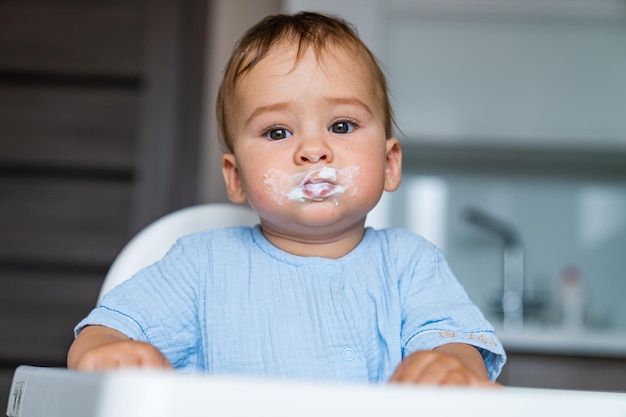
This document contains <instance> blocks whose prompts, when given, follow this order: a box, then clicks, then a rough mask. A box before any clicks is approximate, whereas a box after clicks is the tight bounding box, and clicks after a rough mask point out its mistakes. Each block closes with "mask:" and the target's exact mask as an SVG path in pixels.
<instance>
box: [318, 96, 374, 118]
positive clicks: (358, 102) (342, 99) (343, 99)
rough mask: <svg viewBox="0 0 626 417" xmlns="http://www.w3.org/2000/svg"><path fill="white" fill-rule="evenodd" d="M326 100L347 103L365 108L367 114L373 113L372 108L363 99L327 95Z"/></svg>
mask: <svg viewBox="0 0 626 417" xmlns="http://www.w3.org/2000/svg"><path fill="white" fill-rule="evenodd" d="M326 101H328V102H329V104H335V105H337V104H347V105H350V106H357V107H361V108H362V109H363V110H365V111H366V112H368V113H369V114H371V115H373V114H374V113H373V112H372V109H370V107H369V106H368V105H367V104H365V102H364V101H363V100H360V99H358V98H356V97H329V98H327V99H326Z"/></svg>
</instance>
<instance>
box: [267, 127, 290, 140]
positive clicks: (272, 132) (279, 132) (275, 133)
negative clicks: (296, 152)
mask: <svg viewBox="0 0 626 417" xmlns="http://www.w3.org/2000/svg"><path fill="white" fill-rule="evenodd" d="M264 135H265V137H267V138H268V139H269V140H281V139H287V138H288V137H290V136H291V132H290V131H288V130H287V129H285V128H283V127H276V128H272V129H269V130H268V131H267V132H265V134H264Z"/></svg>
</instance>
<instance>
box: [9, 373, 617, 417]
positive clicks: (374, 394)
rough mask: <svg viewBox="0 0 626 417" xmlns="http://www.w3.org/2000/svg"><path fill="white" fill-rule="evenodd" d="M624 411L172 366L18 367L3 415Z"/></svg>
mask: <svg viewBox="0 0 626 417" xmlns="http://www.w3.org/2000/svg"><path fill="white" fill-rule="evenodd" d="M598 414H601V415H602V416H609V417H610V416H622V417H623V416H626V394H619V393H601V392H587V391H561V390H543V389H525V388H502V389H484V388H483V389H477V388H447V387H446V388H437V387H424V386H409V385H357V384H337V383H310V382H298V381H292V380H289V381H287V380H267V379H253V378H235V377H217V376H209V375H206V374H181V373H177V372H175V371H156V370H130V369H129V370H120V371H114V372H104V373H85V372H77V371H69V370H66V369H61V368H38V367H32V366H21V367H19V368H18V369H17V370H16V371H15V375H14V378H13V383H12V386H11V390H10V392H9V404H8V409H7V416H9V417H166V416H167V417H173V416H176V417H196V416H198V417H199V416H203V417H205V416H219V417H222V416H258V417H263V416H267V417H270V416H271V417H282V416H290V417H291V416H305V417H306V416H324V417H333V416H338V417H339V416H341V417H347V416H357V417H364V416H372V417H374V416H376V417H382V416H397V417H401V416H406V415H419V416H429V415H433V416H434V415H436V416H477V417H478V416H480V417H485V416H524V417H526V416H534V417H536V416H551V417H552V416H585V417H588V416H589V415H598Z"/></svg>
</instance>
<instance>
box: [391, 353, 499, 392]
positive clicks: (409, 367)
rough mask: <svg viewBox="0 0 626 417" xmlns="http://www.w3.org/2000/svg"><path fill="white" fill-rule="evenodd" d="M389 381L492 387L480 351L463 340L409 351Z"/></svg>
mask: <svg viewBox="0 0 626 417" xmlns="http://www.w3.org/2000/svg"><path fill="white" fill-rule="evenodd" d="M390 382H403V383H415V384H432V385H475V386H496V384H495V383H492V382H490V381H489V377H488V376H487V369H486V368H485V364H484V362H483V358H482V356H481V354H480V352H479V351H478V350H477V349H476V348H475V347H474V346H471V345H466V344H463V343H449V344H446V345H442V346H439V347H436V348H435V349H433V350H422V351H417V352H413V353H412V354H410V355H409V356H407V357H406V358H404V360H402V362H401V363H400V365H398V367H397V368H396V371H395V372H394V374H393V376H392V377H391V379H390Z"/></svg>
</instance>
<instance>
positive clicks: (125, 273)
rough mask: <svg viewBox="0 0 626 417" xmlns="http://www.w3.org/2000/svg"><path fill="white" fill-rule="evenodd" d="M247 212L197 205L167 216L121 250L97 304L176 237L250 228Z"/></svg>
mask: <svg viewBox="0 0 626 417" xmlns="http://www.w3.org/2000/svg"><path fill="white" fill-rule="evenodd" d="M258 222H259V218H258V216H257V215H256V213H254V212H253V211H252V210H251V209H249V208H248V207H244V206H236V205H233V204H200V205H196V206H191V207H187V208H184V209H180V210H177V211H174V212H172V213H170V214H167V215H165V216H163V217H161V218H160V219H158V220H156V221H154V222H153V223H151V224H149V225H148V226H146V227H145V228H144V229H142V230H141V231H140V232H139V233H137V235H135V236H134V237H133V238H132V239H131V240H130V241H129V242H128V243H127V244H126V245H125V246H124V248H123V249H122V251H121V252H120V253H119V255H118V256H117V257H116V258H115V260H114V261H113V264H112V265H111V267H110V268H109V271H108V272H107V274H106V276H105V278H104V282H103V284H102V288H101V289H100V294H99V295H98V304H100V301H101V300H102V297H104V295H105V294H106V293H107V292H109V291H110V290H111V289H112V288H113V287H115V286H116V285H119V284H120V283H122V282H124V281H126V280H127V279H128V278H130V277H131V276H133V275H134V274H135V273H136V272H138V271H139V270H140V269H142V268H144V267H146V266H148V265H150V264H153V263H154V262H156V261H158V260H159V259H161V258H162V257H163V256H164V255H165V253H166V252H167V251H168V250H169V249H170V247H171V246H172V245H173V244H174V243H175V242H176V240H178V238H180V237H182V236H185V235H188V234H191V233H195V232H199V231H202V230H206V229H215V228H220V227H231V226H253V225H255V224H257V223H258Z"/></svg>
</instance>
